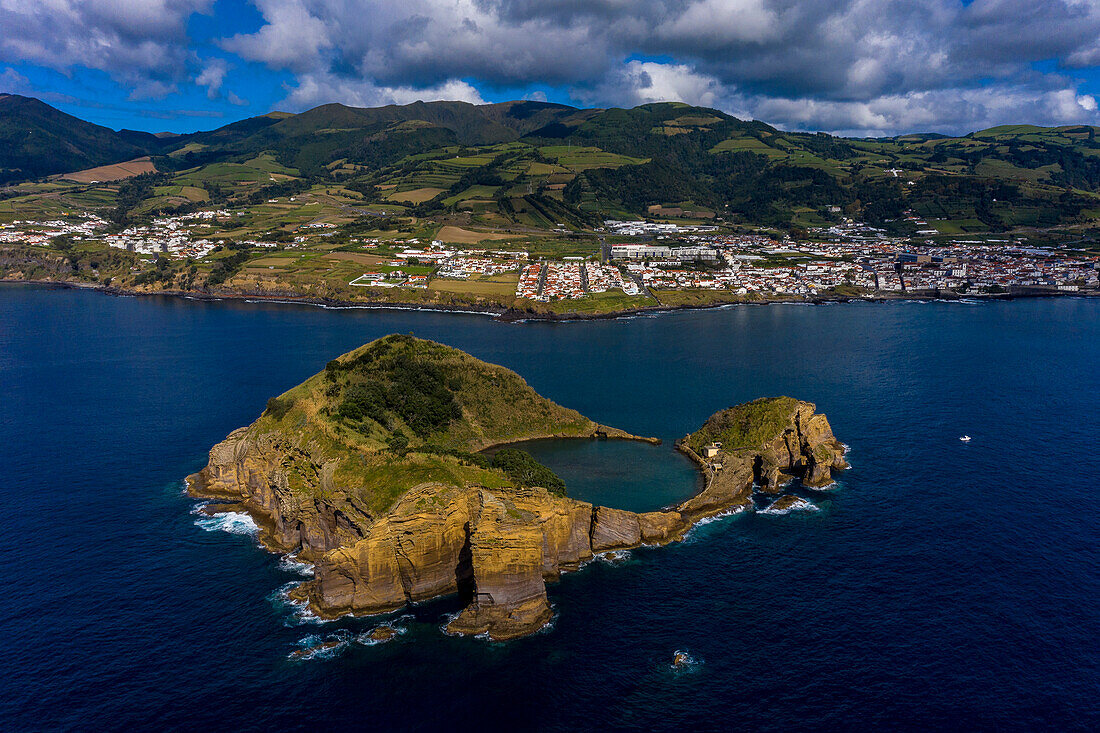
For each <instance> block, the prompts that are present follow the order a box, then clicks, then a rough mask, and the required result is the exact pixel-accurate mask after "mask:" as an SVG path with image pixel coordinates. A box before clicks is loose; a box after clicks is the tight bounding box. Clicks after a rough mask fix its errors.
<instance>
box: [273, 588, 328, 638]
mask: <svg viewBox="0 0 1100 733" xmlns="http://www.w3.org/2000/svg"><path fill="white" fill-rule="evenodd" d="M299 585H301V581H297V580H293V581H291V582H289V583H285V584H283V585H281V586H279V587H278V588H277V589H275V592H273V593H272V594H271V595H269V596H268V597H267V600H269V601H271V605H273V606H274V607H275V608H276V610H279V611H286V612H287V615H286V617H285V618H284V619H283V626H289V627H294V626H320V625H321V624H327V623H330V619H323V618H321V617H320V616H318V615H317V614H315V613H314V612H313V611H311V610H310V609H309V604H308V603H306V602H305V601H299V600H296V599H294V598H291V597H290V591H292V590H294V589H295V588H297V587H298V586H299Z"/></svg>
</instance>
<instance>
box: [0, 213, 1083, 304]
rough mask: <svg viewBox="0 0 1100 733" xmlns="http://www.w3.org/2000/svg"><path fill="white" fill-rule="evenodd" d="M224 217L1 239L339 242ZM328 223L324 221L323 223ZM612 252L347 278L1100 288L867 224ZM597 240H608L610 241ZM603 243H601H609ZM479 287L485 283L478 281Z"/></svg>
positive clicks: (617, 224)
mask: <svg viewBox="0 0 1100 733" xmlns="http://www.w3.org/2000/svg"><path fill="white" fill-rule="evenodd" d="M232 217H233V214H231V213H230V212H229V211H225V210H211V211H199V212H193V213H189V214H182V215H177V216H168V217H158V218H154V219H152V220H151V221H149V222H148V223H147V224H145V225H143V226H131V227H128V228H125V229H122V230H121V231H116V232H113V233H108V231H109V229H110V228H109V224H108V222H107V221H106V220H105V219H103V218H102V217H100V216H98V215H96V214H94V213H84V214H82V215H80V216H78V217H69V218H67V219H56V220H44V221H31V220H18V221H15V222H13V223H11V224H3V225H0V242H7V243H23V244H30V245H38V246H43V245H49V244H50V243H57V242H61V241H69V242H72V241H86V242H102V243H103V244H105V245H108V246H110V247H114V248H118V249H124V250H127V251H129V252H134V253H137V254H139V255H143V256H147V257H149V258H151V259H155V258H159V257H168V258H174V259H185V260H190V261H201V260H203V259H204V258H207V257H209V256H210V255H211V254H212V253H215V252H217V251H219V250H220V249H222V248H224V247H226V246H233V247H235V248H237V249H242V248H243V249H245V250H250V249H255V250H256V251H257V252H260V251H264V250H267V251H271V250H274V249H295V248H298V249H308V248H310V247H311V246H313V245H315V244H317V243H318V242H321V241H324V240H325V238H326V237H329V236H331V234H332V229H333V225H327V224H325V225H323V226H322V225H319V224H312V225H309V226H308V227H306V228H304V229H302V230H300V231H301V232H302V233H300V234H298V235H297V236H295V237H293V239H292V240H291V241H286V242H281V243H276V242H271V241H262V240H260V239H243V240H239V239H238V240H234V241H232V242H230V241H227V240H225V239H219V238H217V237H216V236H215V235H214V234H213V231H212V229H213V226H214V223H216V222H219V221H221V222H224V221H226V220H230V219H232ZM322 224H323V223H322ZM602 231H603V232H608V233H614V234H615V235H616V240H617V241H615V242H614V243H612V244H609V245H603V244H601V245H599V246H597V244H596V242H595V241H593V247H592V253H591V254H590V255H588V256H564V257H561V258H556V259H555V258H550V257H536V256H534V255H532V253H531V252H529V251H528V250H527V249H525V248H524V247H523V246H522V245H521V244H519V243H516V242H511V241H510V242H509V243H508V244H507V249H504V248H502V249H494V248H492V247H486V246H484V245H483V244H482V245H477V246H473V245H457V244H453V243H444V242H443V241H440V240H432V241H430V242H422V241H421V240H419V239H416V238H410V239H406V240H390V241H385V240H380V239H363V238H359V239H356V240H354V246H355V248H357V249H358V250H361V251H363V252H371V251H372V250H379V251H381V250H380V249H379V248H385V251H386V254H385V255H384V256H380V257H379V258H378V262H379V265H380V266H378V267H376V268H370V269H364V271H363V272H361V273H360V274H359V275H358V276H356V277H354V278H352V279H350V280H348V281H347V284H348V285H350V286H353V287H367V288H372V289H378V288H420V289H423V288H427V287H428V286H429V284H430V283H432V282H433V281H438V282H440V283H443V284H445V283H446V282H449V281H455V283H456V284H455V285H454V286H449V287H452V289H456V290H457V291H461V289H462V283H463V282H469V283H472V282H473V281H475V280H477V281H480V280H484V279H486V278H494V277H496V278H504V279H505V280H507V278H508V277H510V278H511V282H513V283H514V294H515V297H516V298H518V299H526V300H531V301H534V302H541V303H550V302H555V301H568V300H576V299H581V298H585V297H588V296H592V295H596V294H602V293H614V292H619V293H621V294H622V295H624V296H631V297H633V296H653V295H654V294H655V293H660V292H664V291H676V290H692V291H713V292H715V293H721V292H725V293H729V294H732V295H736V296H746V297H749V298H751V297H755V296H760V297H781V298H783V297H812V296H819V295H822V294H829V293H832V294H844V295H850V296H859V295H875V294H917V295H927V294H936V293H954V294H967V293H1007V292H1051V293H1081V292H1087V291H1095V290H1096V289H1097V287H1098V275H1100V269H1098V268H1100V258H1098V257H1096V256H1095V255H1089V254H1082V253H1074V254H1073V255H1066V254H1059V253H1057V252H1056V251H1055V250H1053V249H1049V248H1037V247H1029V246H1026V245H1024V244H1023V243H1022V242H1021V241H1017V240H1013V239H1011V238H1010V237H1007V236H1005V237H1003V238H1001V239H1000V240H999V241H991V240H989V239H985V240H976V239H952V240H948V241H939V242H936V243H927V242H923V241H922V242H919V243H918V242H914V241H910V240H908V239H904V238H891V237H888V236H886V235H885V233H884V232H882V231H881V230H878V229H875V228H872V227H869V226H867V225H864V224H861V223H859V222H851V221H846V222H845V223H844V224H842V225H838V226H833V227H830V228H828V229H823V230H817V231H813V232H811V233H810V234H809V237H807V239H806V241H796V240H794V239H791V238H790V237H779V236H776V235H774V234H727V233H722V232H720V231H718V230H717V228H716V227H713V226H706V227H696V226H691V227H679V226H677V225H669V224H662V223H653V222H642V221H639V222H622V221H607V222H605V226H604V227H603V228H602ZM597 236H598V237H604V236H609V234H599V233H597ZM600 241H601V242H602V241H603V240H602V239H601V240H600ZM471 287H472V286H471Z"/></svg>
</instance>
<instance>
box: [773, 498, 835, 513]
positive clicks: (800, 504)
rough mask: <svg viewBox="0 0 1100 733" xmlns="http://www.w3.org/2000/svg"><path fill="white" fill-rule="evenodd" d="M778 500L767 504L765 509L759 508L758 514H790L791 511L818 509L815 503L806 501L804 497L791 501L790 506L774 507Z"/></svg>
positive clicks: (812, 510) (814, 510)
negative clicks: (769, 504)
mask: <svg viewBox="0 0 1100 733" xmlns="http://www.w3.org/2000/svg"><path fill="white" fill-rule="evenodd" d="M778 502H779V500H778V499H777V500H776V501H775V502H772V505H771V506H769V507H768V508H767V509H764V510H761V511H760V514H771V515H783V514H790V513H792V512H816V511H820V510H819V509H818V507H817V505H815V504H814V503H813V502H809V501H806V500H805V499H796V500H795V501H794V502H793V503H791V505H790V506H788V507H785V508H783V509H778V508H775V505H776V504H777V503H778Z"/></svg>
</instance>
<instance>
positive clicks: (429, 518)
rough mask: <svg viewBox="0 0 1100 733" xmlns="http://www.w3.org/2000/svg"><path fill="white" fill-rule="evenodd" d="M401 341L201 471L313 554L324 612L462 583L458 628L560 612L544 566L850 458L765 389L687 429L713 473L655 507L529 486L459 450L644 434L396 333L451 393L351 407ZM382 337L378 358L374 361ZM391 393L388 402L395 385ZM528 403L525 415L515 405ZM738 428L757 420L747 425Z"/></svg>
mask: <svg viewBox="0 0 1100 733" xmlns="http://www.w3.org/2000/svg"><path fill="white" fill-rule="evenodd" d="M400 338H401V339H409V337H400ZM378 344H382V347H381V348H380V347H379V346H378ZM394 348H395V344H394V342H389V343H388V345H387V342H386V340H382V341H380V342H375V344H373V345H368V346H367V347H363V349H359V350H357V351H356V352H352V353H351V354H350V355H345V356H344V357H341V358H340V359H339V360H337V361H336V362H334V364H330V367H329V369H327V370H326V372H329V374H328V375H325V374H322V375H317V376H316V377H314V378H311V380H309V381H307V382H306V383H305V384H304V385H302V386H301V387H299V388H295V390H291V392H288V393H287V394H286V395H283V396H281V397H280V398H277V401H276V402H275V403H274V404H272V405H269V408H268V411H266V412H265V413H264V416H262V417H261V419H259V420H257V421H256V423H254V424H253V425H251V426H249V427H248V428H242V429H240V430H237V431H234V432H233V433H231V434H230V435H229V436H228V437H227V438H226V440H225V441H223V442H222V443H220V444H218V445H217V446H215V447H214V448H213V449H212V450H211V452H210V461H209V463H208V464H207V466H206V467H205V468H204V469H203V470H202V471H200V472H199V473H198V474H195V475H193V476H191V477H189V481H188V483H189V488H190V491H191V493H192V494H193V495H194V496H197V497H203V498H208V499H214V500H217V501H219V502H224V503H221V504H218V505H216V506H215V507H214V508H213V509H212V510H213V511H219V510H229V509H243V510H245V511H248V512H249V513H250V514H252V516H253V517H254V518H255V519H256V520H257V523H258V524H260V525H261V527H262V530H263V535H262V536H263V539H264V541H265V542H266V544H268V546H270V547H271V548H272V549H275V550H277V551H282V552H290V551H293V552H297V553H298V554H299V556H301V557H303V558H306V559H309V560H312V561H313V562H314V563H315V571H314V578H313V579H312V580H310V581H307V582H305V583H303V584H302V586H300V587H299V588H298V589H297V590H296V591H295V596H296V597H298V598H300V599H302V600H305V601H307V602H308V603H309V605H310V607H311V609H312V610H313V611H314V612H315V613H317V614H318V615H320V616H322V617H327V618H332V617H336V616H340V615H343V614H348V613H353V614H373V613H383V612H388V611H393V610H396V609H398V608H401V607H402V606H404V605H406V604H407V603H410V602H414V601H420V600H426V599H429V598H434V597H437V596H441V595H447V594H454V593H458V594H459V595H460V597H461V598H463V599H464V601H466V603H467V605H466V607H465V609H464V610H463V611H462V613H461V614H460V615H459V616H458V617H457V618H455V619H454V621H452V622H451V623H450V625H449V626H448V630H449V631H450V632H451V633H458V634H487V635H488V636H489V637H490V638H493V639H511V638H515V637H518V636H522V635H525V634H529V633H532V632H533V631H536V630H538V629H539V628H541V627H542V626H543V625H544V624H545V623H546V622H547V621H548V620H549V618H550V615H551V610H550V605H549V602H548V600H547V596H546V585H545V584H546V581H552V580H555V579H556V578H558V577H559V576H560V574H561V573H562V572H565V571H568V570H573V569H576V568H577V567H579V566H580V565H581V564H582V563H583V562H585V561H586V560H589V559H591V558H592V557H593V555H594V554H596V553H601V552H607V551H612V550H622V549H627V548H631V547H637V546H639V545H643V544H648V545H660V544H665V543H667V542H671V541H674V540H677V539H680V538H681V537H683V535H684V533H685V532H686V531H687V530H688V529H690V527H691V526H692V525H693V524H694V523H695V522H697V521H698V520H699V519H701V518H703V517H706V516H711V515H714V514H718V513H720V512H724V511H730V510H736V509H742V508H746V507H750V506H751V497H752V492H753V487H754V485H755V486H757V487H759V488H760V489H761V490H765V491H775V490H777V489H778V487H779V485H780V484H781V483H782V482H783V480H784V479H786V478H793V477H795V476H801V477H802V478H803V480H805V481H807V482H810V483H821V482H824V481H827V480H828V476H829V473H830V472H831V469H833V468H842V467H844V466H845V464H844V460H843V447H842V446H841V444H840V443H838V442H837V441H836V439H835V438H834V437H833V435H832V431H831V430H830V428H829V424H828V421H827V420H826V419H825V417H824V416H822V415H817V414H815V412H814V406H813V405H811V404H809V403H806V402H799V401H797V400H791V399H789V398H778V399H776V400H766V401H759V400H758V401H756V402H754V403H748V406H744V405H743V406H739V407H736V408H730V410H724V411H722V412H721V413H717V414H716V415H715V416H713V417H712V418H711V419H710V420H708V421H707V424H706V425H704V427H703V428H701V429H700V430H699V431H697V432H696V433H693V434H691V435H689V436H686V437H685V438H684V439H682V440H681V441H679V443H678V447H679V448H680V449H681V450H683V451H685V452H686V453H687V454H688V455H690V456H692V457H693V458H694V459H695V460H696V461H697V462H698V463H699V466H700V470H702V471H703V473H704V475H705V478H706V481H705V486H704V489H703V490H702V491H701V492H700V493H699V494H698V495H696V496H695V497H693V498H691V499H689V500H687V501H685V502H683V503H682V504H680V505H678V506H676V507H673V508H669V509H667V510H664V511H656V512H646V513H634V512H628V511H623V510H620V509H614V508H609V507H599V506H593V505H592V504H589V503H587V502H583V501H578V500H575V499H572V498H569V497H567V496H563V495H559V494H555V493H552V492H550V491H547V490H546V489H545V488H541V487H538V486H522V485H517V482H516V481H514V480H512V479H511V478H510V477H509V476H507V475H506V474H504V473H502V472H501V471H500V470H496V469H493V468H492V467H491V466H486V465H485V463H484V461H479V460H478V459H476V458H472V457H471V455H470V454H467V453H464V452H463V450H464V449H466V450H479V449H480V448H482V447H484V446H486V445H497V444H501V443H507V442H511V441H518V440H524V439H529V438H531V437H539V436H547V435H556V436H562V437H578V438H589V439H591V437H593V436H595V435H597V434H606V435H608V436H609V437H613V438H614V437H618V438H631V437H633V436H629V435H628V434H627V433H624V432H622V431H616V430H613V429H610V428H606V427H601V426H598V425H596V424H595V423H592V422H591V421H588V420H587V419H585V418H583V417H582V416H580V415H579V414H578V413H575V412H573V411H570V410H566V409H565V408H562V407H560V406H558V405H555V404H553V403H551V402H549V401H548V400H545V399H544V398H542V397H539V396H538V395H537V394H535V393H534V391H533V390H531V389H530V387H528V386H527V385H526V384H525V383H522V380H520V379H519V377H517V376H516V375H514V374H512V373H511V372H508V371H507V370H504V369H502V368H500V367H494V366H492V365H487V364H484V362H478V361H477V360H475V359H473V358H472V357H469V356H468V355H465V354H462V353H461V352H456V351H454V350H453V349H447V348H446V347H441V346H439V345H438V344H431V343H430V342H422V341H419V340H416V339H411V340H407V341H400V342H398V343H397V344H396V349H397V353H398V354H399V355H401V357H402V361H401V363H402V364H405V365H406V366H407V363H406V361H405V360H404V359H405V357H408V356H409V355H410V354H412V355H413V356H415V357H416V358H417V359H425V360H427V362H428V363H432V364H436V365H437V366H440V369H441V371H439V372H438V373H434V372H432V370H431V369H429V370H427V371H428V372H432V373H433V374H434V375H435V376H436V377H439V378H440V379H441V382H440V383H441V384H445V386H446V391H448V393H449V394H450V396H451V397H453V398H454V404H453V405H451V406H450V407H447V409H446V410H445V411H443V412H442V413H441V414H443V417H442V418H440V419H439V420H437V421H436V422H433V423H431V424H430V425H428V426H427V427H425V426H424V425H422V424H420V423H419V422H418V418H417V416H416V414H415V413H414V412H409V411H405V412H404V413H401V414H389V413H387V412H386V410H384V409H380V408H378V407H377V405H375V406H374V407H371V406H370V405H367V407H366V408H365V409H366V410H368V411H369V412H370V414H371V415H373V416H374V417H373V418H370V417H355V412H354V410H348V409H344V408H343V407H342V406H343V405H344V404H347V403H346V400H345V401H344V402H339V400H340V398H341V397H342V396H344V395H346V393H348V391H349V390H351V391H352V392H353V393H354V392H355V390H354V389H353V388H354V387H355V386H356V385H362V384H368V385H370V384H372V383H373V382H372V381H371V380H376V378H378V379H382V381H385V378H388V377H385V378H383V377H379V374H378V373H377V370H379V369H382V370H384V369H385V368H386V364H385V363H384V361H385V360H384V359H379V358H376V357H378V353H377V351H379V350H381V351H382V352H385V353H388V354H390V355H392V353H390V352H393V350H394ZM372 349H374V350H375V352H374V357H371V358H367V359H365V360H364V359H363V354H365V353H366V354H370V353H372V352H371V350H372ZM353 363H354V364H358V365H359V366H364V365H365V367H366V368H365V370H363V373H359V374H356V375H353V378H352V379H351V380H350V381H349V380H347V379H345V378H344V377H345V376H346V374H345V372H347V371H348V370H349V369H356V368H358V367H348V366H347V365H348V364H353ZM452 367H453V368H452ZM458 367H461V368H458ZM334 374H335V377H334V376H333V375H334ZM460 374H461V375H462V376H461V377H460V376H458V375H460ZM471 374H474V376H471ZM477 375H481V376H477ZM486 375H488V377H487V379H483V378H482V377H486ZM383 376H384V375H383ZM429 382H431V379H428V380H427V381H424V380H420V387H421V388H423V389H425V390H427V391H428V392H430V393H432V392H435V395H436V398H437V399H436V400H435V402H434V403H432V404H428V408H431V409H437V410H438V409H442V408H439V405H440V404H448V401H447V399H446V398H445V395H444V391H436V390H434V388H433V387H432V386H431V384H429ZM486 390H488V391H486ZM367 391H369V392H372V393H375V392H376V393H378V394H383V393H384V392H385V389H384V388H382V387H379V388H377V389H376V388H375V387H369V389H368V390H367ZM494 391H499V392H501V393H503V395H504V400H505V402H501V400H500V399H499V397H500V395H497V394H495V392H494ZM326 396H327V399H326ZM337 403H339V404H337ZM364 404H367V403H366V402H364ZM379 404H382V405H384V406H385V405H389V403H388V402H387V400H386V399H385V398H384V397H380V398H379ZM433 404H434V405H435V406H434V407H433ZM505 404H507V405H509V406H510V407H509V409H504V405H505ZM517 405H518V406H519V409H520V411H521V412H520V414H512V409H513V408H515V407H516V406H517ZM428 408H425V409H428ZM764 408H766V409H764ZM342 409H343V414H344V417H339V415H340V414H341V410H342ZM394 409H395V410H396V411H397V412H398V413H400V410H401V409H402V408H400V407H398V408H394ZM746 410H748V412H746ZM361 412H362V411H361ZM349 414H350V415H351V417H352V418H353V419H352V420H351V422H350V423H349V421H348V419H347V417H348V415H349ZM448 416H449V417H448ZM375 418H377V420H376V419H375ZM416 425H419V426H420V428H421V429H420V430H419V431H417V430H414V429H413V428H412V426H416ZM731 425H737V426H742V427H747V428H749V430H748V434H747V435H741V436H738V435H735V434H734V433H735V432H736V431H734V432H731V428H730V426H731ZM399 429H401V430H405V431H406V432H412V433H413V437H412V439H411V440H409V441H408V444H407V445H406V444H404V443H403V440H398V441H397V442H396V444H395V442H394V435H395V433H396V431H397V430H399ZM742 432H744V431H742ZM401 435H403V436H404V435H405V433H404V432H402V433H401ZM406 437H407V436H406ZM721 438H726V440H727V442H728V447H727V442H723V441H722V440H721ZM716 441H717V442H722V443H723V444H722V447H720V448H718V449H717V453H716V454H715V455H713V456H711V457H709V458H706V459H704V458H702V457H700V456H701V455H703V454H704V453H706V452H707V451H706V450H705V446H707V445H712V444H714V443H715V442H716ZM753 441H755V442H753ZM441 443H442V444H444V445H442V446H441V445H440V444H441ZM711 452H714V451H713V450H712V451H711Z"/></svg>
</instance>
